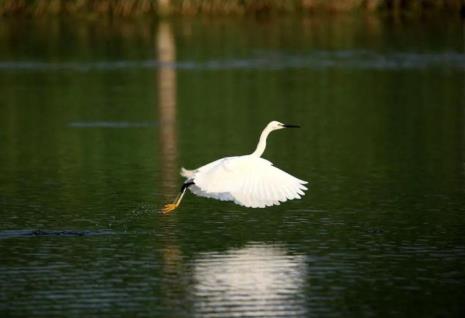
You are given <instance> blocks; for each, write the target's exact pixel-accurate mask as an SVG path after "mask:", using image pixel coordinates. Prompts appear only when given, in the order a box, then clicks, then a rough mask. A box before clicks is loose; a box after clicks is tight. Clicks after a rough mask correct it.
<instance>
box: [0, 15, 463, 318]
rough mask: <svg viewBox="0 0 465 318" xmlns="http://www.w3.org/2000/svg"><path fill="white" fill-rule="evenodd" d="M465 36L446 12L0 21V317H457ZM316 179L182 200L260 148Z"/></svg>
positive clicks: (287, 167)
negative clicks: (190, 178)
mask: <svg viewBox="0 0 465 318" xmlns="http://www.w3.org/2000/svg"><path fill="white" fill-rule="evenodd" d="M464 47H465V44H464V32H463V26H462V24H461V22H460V21H458V20H454V19H453V18H451V17H445V18H441V19H437V20H428V19H426V20H421V21H419V20H418V21H409V20H405V21H402V20H401V21H399V20H389V19H376V18H373V17H355V18H344V17H337V18H335V17H328V18H316V17H313V18H303V19H279V18H276V19H260V20H229V19H217V20H215V19H205V20H203V19H198V20H183V21H181V20H176V19H175V20H173V21H161V22H156V21H152V20H143V19H142V20H137V21H132V20H125V21H111V20H103V19H95V20H72V19H67V21H58V20H46V19H45V20H37V21H28V20H18V19H14V20H13V19H11V20H8V19H4V20H2V21H0V96H1V99H0V213H1V214H0V215H1V218H0V314H1V316H2V317H7V316H24V317H32V316H47V317H49V316H67V317H86V316H96V315H104V316H109V317H121V316H126V317H136V316H140V317H148V316H149V317H152V316H164V317H192V316H198V317H233V316H241V317H246V316H247V317H248V316H255V317H264V316H271V317H274V316H295V317H297V316H310V317H360V316H405V317H413V316H415V317H419V316H423V317H429V316H431V317H459V316H463V315H464V314H465V235H464V233H465V230H464V229H465V159H464V156H465V112H464V110H465V91H464V87H465V86H464V84H465V56H464V53H463V52H464ZM273 119H276V120H280V121H283V122H291V123H298V124H300V125H301V126H302V127H303V128H301V129H300V130H292V131H291V130H289V131H280V132H276V133H274V134H273V135H271V137H270V140H269V143H268V145H269V147H268V149H267V151H266V152H265V158H267V159H269V160H271V161H273V162H274V163H275V164H276V165H277V166H278V167H280V168H282V169H284V170H286V171H289V172H290V173H292V174H294V175H296V176H297V177H299V178H302V179H305V180H309V181H310V191H309V193H308V194H307V195H306V196H305V197H304V198H303V199H302V200H296V201H292V202H288V203H285V204H283V205H281V206H278V207H273V208H268V209H246V208H242V207H239V206H236V205H234V204H232V203H225V202H219V201H213V200H208V199H203V198H198V197H194V196H193V195H188V196H186V197H185V200H184V202H183V204H182V206H181V208H180V209H179V210H177V211H176V212H175V213H174V214H172V215H170V216H163V215H161V214H160V213H159V209H160V207H161V206H162V205H163V204H164V203H166V202H168V201H169V200H172V199H173V198H174V196H175V195H176V193H177V191H178V189H179V186H180V184H181V182H182V181H181V178H180V177H179V176H178V170H179V168H180V167H181V166H185V167H188V168H195V167H197V166H200V165H202V164H204V163H207V162H209V161H211V160H214V159H217V158H219V157H223V156H226V155H236V154H237V155H239V154H246V153H250V152H251V151H253V149H254V147H255V143H256V142H257V139H258V134H259V132H260V131H261V129H262V128H263V127H264V125H265V124H266V123H267V122H268V121H269V120H273Z"/></svg>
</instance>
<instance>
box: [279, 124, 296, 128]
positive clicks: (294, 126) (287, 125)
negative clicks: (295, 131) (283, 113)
mask: <svg viewBox="0 0 465 318" xmlns="http://www.w3.org/2000/svg"><path fill="white" fill-rule="evenodd" d="M283 126H284V127H285V128H300V126H299V125H289V124H284V125H283Z"/></svg>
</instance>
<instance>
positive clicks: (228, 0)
mask: <svg viewBox="0 0 465 318" xmlns="http://www.w3.org/2000/svg"><path fill="white" fill-rule="evenodd" d="M354 10H368V11H374V10H384V11H389V12H394V13H398V12H403V11H407V12H413V13H422V12H426V11H444V10H446V11H455V12H459V11H462V12H463V10H465V3H464V2H463V1H462V0H411V1H405V0H344V1H342V0H249V1H244V0H29V1H27V0H0V15H14V14H29V15H45V14H62V13H65V14H112V15H119V16H130V15H141V14H162V15H163V14H168V13H172V14H180V15H198V14H233V15H238V14H239V15H240V14H257V13H271V12H276V13H305V12H311V13H316V12H346V11H354Z"/></svg>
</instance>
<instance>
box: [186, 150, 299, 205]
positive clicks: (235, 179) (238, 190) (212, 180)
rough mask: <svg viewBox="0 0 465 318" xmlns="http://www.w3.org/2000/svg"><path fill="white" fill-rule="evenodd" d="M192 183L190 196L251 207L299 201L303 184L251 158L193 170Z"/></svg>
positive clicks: (264, 162)
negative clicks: (194, 171) (193, 183)
mask: <svg viewBox="0 0 465 318" xmlns="http://www.w3.org/2000/svg"><path fill="white" fill-rule="evenodd" d="M193 180H194V182H195V187H194V188H193V189H192V192H193V193H194V194H197V195H200V196H205V197H210V198H215V199H220V200H231V201H234V202H235V203H237V204H239V205H243V206H246V207H251V208H264V207H266V206H272V205H278V204H280V203H281V202H285V201H287V200H292V199H300V198H301V197H302V196H303V195H304V191H305V190H307V188H306V187H305V186H304V184H306V183H307V182H306V181H303V180H300V179H297V178H295V177H293V176H291V175H290V174H288V173H287V172H284V171H282V170H280V169H278V168H276V167H274V166H273V165H272V163H271V162H269V161H268V160H265V159H263V158H259V157H254V156H241V157H229V158H224V159H220V160H217V161H214V162H212V163H210V164H208V165H205V166H203V167H200V168H199V169H197V171H196V173H195V175H194V177H193Z"/></svg>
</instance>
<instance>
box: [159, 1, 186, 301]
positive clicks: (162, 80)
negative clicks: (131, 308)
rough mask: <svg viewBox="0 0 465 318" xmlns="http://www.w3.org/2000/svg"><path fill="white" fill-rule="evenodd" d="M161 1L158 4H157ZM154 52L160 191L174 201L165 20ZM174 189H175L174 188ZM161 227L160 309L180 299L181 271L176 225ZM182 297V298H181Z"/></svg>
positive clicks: (169, 43) (172, 76)
mask: <svg viewBox="0 0 465 318" xmlns="http://www.w3.org/2000/svg"><path fill="white" fill-rule="evenodd" d="M161 2H163V1H160V3H161ZM156 50H157V54H158V61H159V62H160V67H159V69H158V74H157V77H158V78H157V89H158V109H159V123H160V124H159V136H160V137H159V138H160V142H159V144H160V151H159V154H160V170H161V175H160V178H161V192H162V193H163V196H164V200H167V201H168V200H173V195H175V193H176V191H173V189H176V188H177V186H178V185H177V180H178V177H177V176H178V164H177V160H178V148H177V135H176V70H175V68H174V63H175V62H176V46H175V40H174V34H173V30H172V26H171V24H170V23H169V22H168V21H160V23H159V24H158V32H157V39H156ZM176 190H177V189H176ZM164 221H165V223H164V225H163V227H162V230H163V232H164V236H163V237H164V238H163V242H162V245H163V249H162V258H163V274H162V275H163V280H166V281H167V282H169V283H168V284H165V285H163V289H162V290H163V293H164V294H165V297H163V298H162V299H163V300H162V306H165V307H167V308H175V307H176V306H177V300H178V299H179V297H181V296H180V295H179V290H182V288H180V287H179V286H178V285H177V279H176V277H177V276H178V275H179V273H182V272H183V269H182V266H183V263H182V258H183V255H182V251H181V249H180V248H179V245H178V243H177V239H176V235H173V232H174V231H173V227H175V226H176V224H173V223H172V222H170V219H169V217H168V218H165V219H164ZM181 298H182V297H181Z"/></svg>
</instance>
